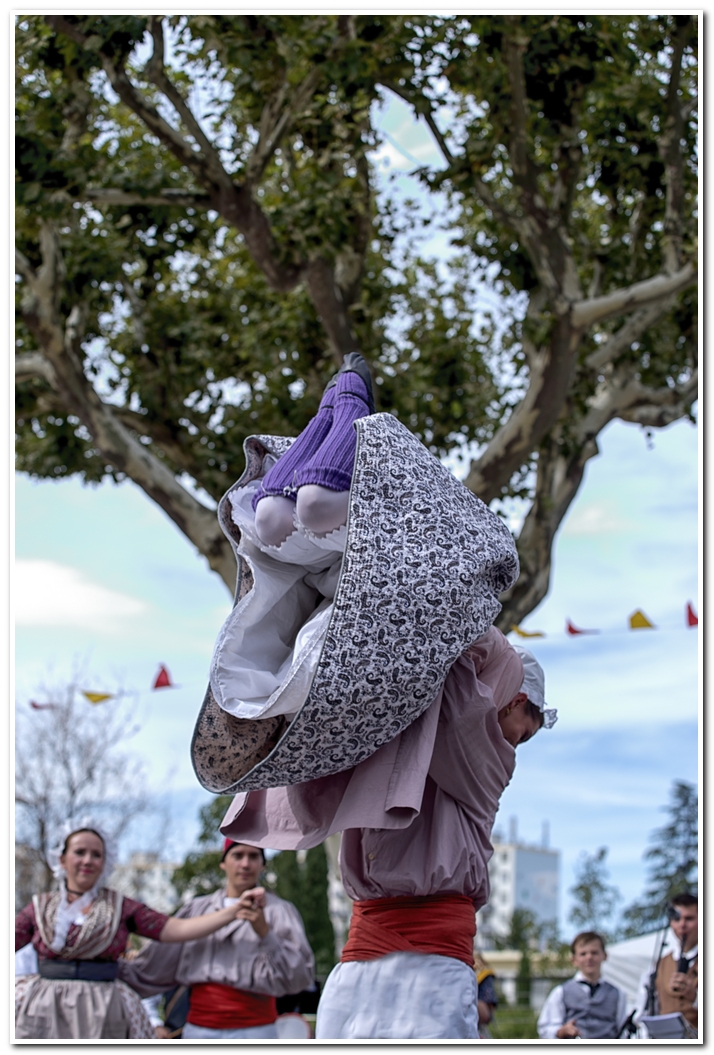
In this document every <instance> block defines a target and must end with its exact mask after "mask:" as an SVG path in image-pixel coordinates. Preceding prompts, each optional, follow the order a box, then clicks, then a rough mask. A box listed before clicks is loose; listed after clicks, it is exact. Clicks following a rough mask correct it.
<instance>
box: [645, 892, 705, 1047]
mask: <svg viewBox="0 0 714 1055" xmlns="http://www.w3.org/2000/svg"><path fill="white" fill-rule="evenodd" d="M670 906H671V907H670V911H669V913H668V915H669V917H670V921H671V922H670V927H669V933H668V935H667V940H666V943H665V947H664V949H663V952H664V951H665V950H666V952H665V955H663V956H661V957H660V960H659V963H658V964H657V967H656V974H655V979H654V986H655V1006H654V1008H653V1009H649V1008H648V1004H649V985H650V979H651V975H652V972H651V971H650V970H648V971H646V972H645V973H644V974H643V975H642V978H641V979H640V991H639V995H638V1000H637V1013H636V1015H635V1022H639V1021H640V1019H641V1018H642V1015H644V1014H647V1013H648V1011H649V1010H653V1011H654V1014H656V1015H667V1014H671V1013H672V1012H677V1011H679V1012H680V1013H681V1014H682V1015H683V1016H684V1018H685V1019H686V1020H687V1022H688V1023H689V1025H690V1026H691V1027H692V1028H693V1029H695V1030H696V1029H697V1028H698V1021H699V1011H698V991H699V974H698V968H699V900H698V898H697V897H696V896H695V895H694V894H677V895H676V896H675V897H673V898H672V900H671V902H670Z"/></svg>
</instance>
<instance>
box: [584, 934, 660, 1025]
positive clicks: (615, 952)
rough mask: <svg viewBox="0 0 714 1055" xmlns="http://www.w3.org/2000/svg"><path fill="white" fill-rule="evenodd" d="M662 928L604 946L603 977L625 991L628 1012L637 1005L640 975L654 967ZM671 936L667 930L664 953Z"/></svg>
mask: <svg viewBox="0 0 714 1055" xmlns="http://www.w3.org/2000/svg"><path fill="white" fill-rule="evenodd" d="M661 940H662V931H661V930H658V931H655V932H654V933H652V934H643V935H642V936H641V937H639V938H628V939H627V941H618V942H615V943H614V944H613V945H608V947H607V959H606V960H605V962H604V964H603V965H602V977H603V978H604V979H605V981H606V982H610V983H611V985H616V986H619V988H620V989H622V990H624V992H625V993H626V994H627V1010H628V1014H629V1012H630V1011H633V1010H634V1009H635V1007H636V1005H637V994H638V992H639V988H640V981H641V979H642V976H643V974H645V973H649V972H650V971H652V970H654V964H655V958H656V956H657V953H658V952H659V947H660V942H661ZM672 947H673V935H672V932H671V931H669V930H668V931H667V939H666V941H665V947H664V951H663V954H662V955H663V956H666V955H667V953H668V952H671V951H672Z"/></svg>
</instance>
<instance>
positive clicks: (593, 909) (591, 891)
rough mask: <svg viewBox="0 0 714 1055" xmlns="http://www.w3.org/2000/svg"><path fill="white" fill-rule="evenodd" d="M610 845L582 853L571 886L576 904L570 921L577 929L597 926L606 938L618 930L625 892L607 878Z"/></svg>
mask: <svg viewBox="0 0 714 1055" xmlns="http://www.w3.org/2000/svg"><path fill="white" fill-rule="evenodd" d="M607 853H608V850H607V847H606V846H601V847H600V849H599V850H596V851H595V853H593V854H588V853H585V852H583V853H581V855H580V857H579V858H578V861H577V863H576V865H575V883H574V885H573V886H572V887H571V888H570V891H569V892H570V894H571V895H572V897H573V905H572V907H571V909H570V912H569V914H568V919H569V921H570V922H571V923H572V924H573V927H574V928H576V929H577V930H594V931H596V932H597V933H598V934H601V935H602V936H603V938H604V939H605V941H606V942H607V941H610V940H612V938H613V937H614V934H615V930H616V927H615V924H614V914H615V911H616V908H617V905H618V902H620V901H621V900H622V894H621V893H620V891H619V890H618V889H617V887H615V886H612V885H611V884H610V883H609V882H608V879H609V877H610V873H609V872H608V869H607Z"/></svg>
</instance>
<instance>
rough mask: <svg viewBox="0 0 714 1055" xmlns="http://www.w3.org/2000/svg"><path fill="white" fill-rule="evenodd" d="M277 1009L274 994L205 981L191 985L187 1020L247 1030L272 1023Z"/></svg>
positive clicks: (193, 1023)
mask: <svg viewBox="0 0 714 1055" xmlns="http://www.w3.org/2000/svg"><path fill="white" fill-rule="evenodd" d="M277 1017H278V1012H277V1009H276V1005H275V997H274V996H267V995H266V994H263V993H249V992H248V991H247V990H246V989H234V988H233V987H232V986H230V985H219V984H218V983H217V982H204V983H202V984H199V985H192V986H191V1003H190V1007H189V1012H188V1016H187V1021H188V1022H190V1023H191V1024H192V1025H194V1026H204V1027H206V1028H208V1029H247V1028H248V1027H249V1026H267V1025H269V1024H270V1023H271V1022H275V1019H276V1018H277Z"/></svg>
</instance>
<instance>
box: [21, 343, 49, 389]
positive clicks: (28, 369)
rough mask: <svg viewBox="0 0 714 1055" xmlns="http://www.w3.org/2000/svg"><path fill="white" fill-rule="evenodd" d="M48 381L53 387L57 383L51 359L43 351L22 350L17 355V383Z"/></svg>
mask: <svg viewBox="0 0 714 1055" xmlns="http://www.w3.org/2000/svg"><path fill="white" fill-rule="evenodd" d="M37 379H39V380H41V381H46V382H47V384H48V385H49V386H50V387H51V388H55V387H56V385H57V375H56V374H55V371H54V367H53V366H52V363H51V362H50V361H49V359H46V358H45V357H44V355H42V353H41V352H22V353H21V354H20V355H16V356H15V383H16V384H17V383H18V382H22V381H34V380H37Z"/></svg>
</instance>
